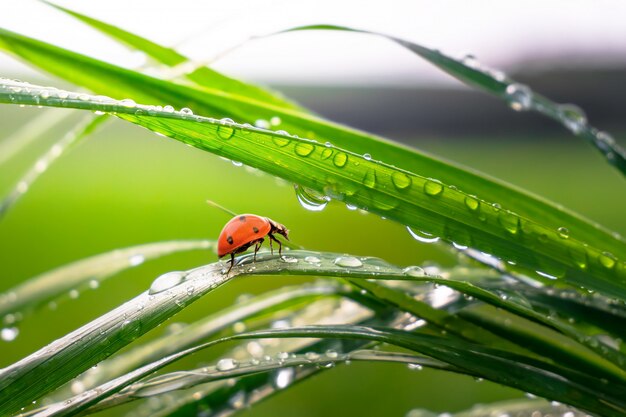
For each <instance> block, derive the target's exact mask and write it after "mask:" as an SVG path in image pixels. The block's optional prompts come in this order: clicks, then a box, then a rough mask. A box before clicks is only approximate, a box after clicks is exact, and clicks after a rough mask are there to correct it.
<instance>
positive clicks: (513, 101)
mask: <svg viewBox="0 0 626 417" xmlns="http://www.w3.org/2000/svg"><path fill="white" fill-rule="evenodd" d="M506 99H507V100H508V102H509V106H511V108H512V109H513V110H515V111H524V110H528V109H530V107H531V105H532V102H533V93H532V91H531V90H530V88H528V86H525V85H524V84H518V83H514V84H509V85H508V86H507V87H506Z"/></svg>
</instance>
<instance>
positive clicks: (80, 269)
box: [0, 240, 216, 324]
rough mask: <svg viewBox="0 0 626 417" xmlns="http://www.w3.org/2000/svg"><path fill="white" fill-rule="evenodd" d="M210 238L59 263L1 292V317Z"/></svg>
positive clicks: (210, 245)
mask: <svg viewBox="0 0 626 417" xmlns="http://www.w3.org/2000/svg"><path fill="white" fill-rule="evenodd" d="M215 245H216V244H215V242H213V241H209V240H174V241H166V242H157V243H148V244H145V245H138V246H131V247H128V248H124V249H116V250H113V251H111V252H106V253H102V254H99V255H95V256H91V257H89V258H85V259H81V260H79V261H76V262H72V263H70V264H67V265H63V266H60V267H58V268H56V269H53V270H51V271H48V272H44V273H43V274H40V275H37V276H35V277H32V278H30V279H28V280H27V281H25V282H23V283H21V284H19V285H17V286H16V287H13V288H11V289H9V290H7V291H5V292H4V293H1V294H0V317H3V318H4V322H5V323H7V324H14V323H15V322H16V315H19V316H24V315H25V314H28V313H29V312H31V311H32V310H34V309H35V308H37V307H39V306H41V305H43V304H45V303H47V302H48V301H50V300H52V299H55V298H57V297H59V296H60V295H62V294H66V293H68V292H69V291H70V290H77V289H80V288H85V287H92V288H93V287H95V286H98V285H99V283H100V282H101V281H102V280H104V279H106V278H109V277H110V276H112V275H115V274H117V273H119V272H121V271H123V270H125V269H128V268H133V267H135V266H138V265H141V264H143V263H144V262H145V261H146V260H150V259H156V258H159V257H162V256H166V255H170V254H172V253H176V252H181V251H189V250H206V249H214V248H215V247H216V246H215Z"/></svg>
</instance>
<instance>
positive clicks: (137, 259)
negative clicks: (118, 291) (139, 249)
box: [128, 253, 146, 266]
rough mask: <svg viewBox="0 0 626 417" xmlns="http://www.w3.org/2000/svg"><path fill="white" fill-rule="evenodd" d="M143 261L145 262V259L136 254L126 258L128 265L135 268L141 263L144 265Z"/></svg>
mask: <svg viewBox="0 0 626 417" xmlns="http://www.w3.org/2000/svg"><path fill="white" fill-rule="evenodd" d="M145 260H146V257H145V256H143V255H142V254H140V253H138V254H136V255H133V256H131V257H130V258H128V264H129V265H130V266H137V265H141V264H142V263H144V261H145Z"/></svg>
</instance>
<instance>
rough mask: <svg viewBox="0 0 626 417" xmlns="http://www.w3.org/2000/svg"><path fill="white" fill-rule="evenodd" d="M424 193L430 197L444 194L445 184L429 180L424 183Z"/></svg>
mask: <svg viewBox="0 0 626 417" xmlns="http://www.w3.org/2000/svg"><path fill="white" fill-rule="evenodd" d="M424 192H425V193H426V194H428V195H430V196H436V195H439V194H441V193H442V192H443V184H441V182H439V181H438V180H434V179H432V178H428V179H427V180H426V182H425V183H424Z"/></svg>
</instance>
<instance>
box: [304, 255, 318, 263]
mask: <svg viewBox="0 0 626 417" xmlns="http://www.w3.org/2000/svg"><path fill="white" fill-rule="evenodd" d="M304 261H305V262H308V263H310V264H319V263H320V262H322V260H321V259H320V258H318V257H317V256H307V257H306V258H304Z"/></svg>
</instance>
